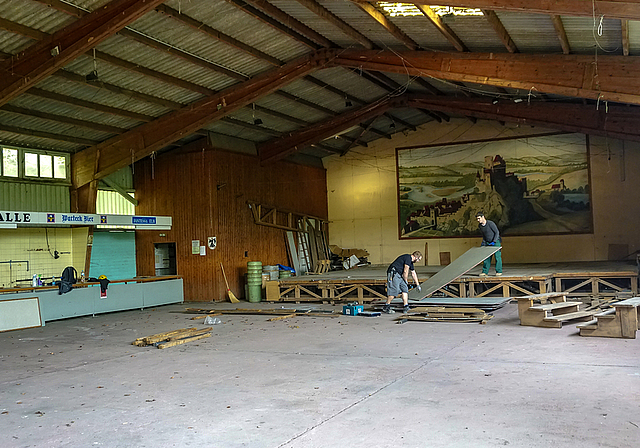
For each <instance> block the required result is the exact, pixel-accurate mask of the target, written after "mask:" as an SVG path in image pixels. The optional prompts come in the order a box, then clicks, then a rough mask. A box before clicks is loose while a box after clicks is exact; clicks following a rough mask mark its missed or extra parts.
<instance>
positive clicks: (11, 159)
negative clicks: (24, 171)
mask: <svg viewBox="0 0 640 448" xmlns="http://www.w3.org/2000/svg"><path fill="white" fill-rule="evenodd" d="M0 151H1V152H2V167H0V174H1V175H3V176H6V177H18V150H17V149H11V148H0Z"/></svg>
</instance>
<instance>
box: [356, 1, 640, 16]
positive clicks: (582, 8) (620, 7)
mask: <svg viewBox="0 0 640 448" xmlns="http://www.w3.org/2000/svg"><path fill="white" fill-rule="evenodd" d="M352 1H356V2H358V3H359V2H362V1H368V0H352ZM411 3H414V4H416V5H431V4H433V3H434V2H433V0H411ZM445 3H446V4H447V6H459V7H463V8H478V9H492V10H494V11H513V12H524V13H534V14H550V15H562V16H579V17H593V8H594V7H595V10H596V13H597V14H598V15H605V16H607V17H608V18H616V19H631V20H640V8H638V2H637V1H636V0H595V1H593V2H591V1H585V0H553V1H549V0H447V1H446V2H445Z"/></svg>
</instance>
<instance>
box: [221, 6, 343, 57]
mask: <svg viewBox="0 0 640 448" xmlns="http://www.w3.org/2000/svg"><path fill="white" fill-rule="evenodd" d="M228 1H229V0H228ZM233 3H235V4H238V3H239V2H237V1H234V2H233ZM244 3H250V4H252V5H253V6H255V7H256V8H257V9H258V10H262V11H264V12H265V13H266V14H268V15H270V16H271V17H273V18H274V19H276V20H279V21H280V22H281V23H284V24H286V26H288V27H289V28H291V29H292V30H294V31H295V32H297V33H299V34H300V35H302V36H305V37H308V38H309V39H311V40H313V41H315V42H317V43H318V44H319V45H320V46H322V47H325V48H334V47H337V45H336V44H334V43H333V42H331V41H330V40H329V39H327V38H326V37H324V36H323V35H322V34H320V33H318V32H317V31H316V30H314V29H313V28H310V27H308V26H307V25H305V24H304V23H302V22H300V21H299V20H297V19H296V18H294V17H291V16H290V15H289V14H287V13H286V12H284V11H282V10H281V9H279V8H276V7H275V6H273V5H272V4H271V3H269V2H268V1H266V0H244Z"/></svg>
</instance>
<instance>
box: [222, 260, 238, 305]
mask: <svg viewBox="0 0 640 448" xmlns="http://www.w3.org/2000/svg"><path fill="white" fill-rule="evenodd" d="M220 268H221V269H222V276H223V277H224V283H225V284H226V285H227V296H229V301H230V302H231V303H240V301H239V300H238V298H237V297H236V296H235V295H234V294H233V293H232V292H231V289H229V282H228V281H227V276H226V275H225V273H224V267H223V266H222V263H220Z"/></svg>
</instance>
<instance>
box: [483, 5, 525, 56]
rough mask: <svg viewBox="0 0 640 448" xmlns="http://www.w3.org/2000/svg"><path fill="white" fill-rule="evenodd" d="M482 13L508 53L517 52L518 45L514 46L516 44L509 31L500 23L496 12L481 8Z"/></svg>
mask: <svg viewBox="0 0 640 448" xmlns="http://www.w3.org/2000/svg"><path fill="white" fill-rule="evenodd" d="M482 13H483V14H484V17H485V18H486V19H487V21H488V22H489V25H491V26H492V27H493V29H494V31H495V32H496V34H497V35H498V37H499V38H500V40H501V41H502V43H503V44H504V46H505V47H506V49H507V50H508V51H509V53H518V47H516V44H515V43H514V42H513V40H512V39H511V36H510V35H509V32H508V31H507V30H506V28H505V27H504V25H503V24H502V21H501V20H500V18H499V17H498V16H497V15H496V13H495V12H493V11H492V10H490V9H483V10H482Z"/></svg>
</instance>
